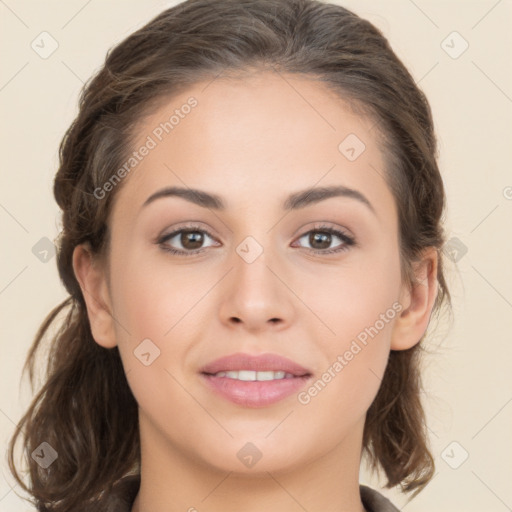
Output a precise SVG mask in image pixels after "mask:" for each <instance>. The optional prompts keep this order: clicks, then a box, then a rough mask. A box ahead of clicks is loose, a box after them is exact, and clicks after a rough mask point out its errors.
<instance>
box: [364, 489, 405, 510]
mask: <svg viewBox="0 0 512 512" xmlns="http://www.w3.org/2000/svg"><path fill="white" fill-rule="evenodd" d="M359 492H360V494H361V501H362V502H363V506H364V508H365V509H366V510H367V512H399V509H398V508H396V507H395V505H393V503H391V501H389V500H388V499H387V498H386V497H385V496H383V495H382V494H381V493H380V492H378V491H376V490H375V489H372V488H371V487H367V486H366V485H359Z"/></svg>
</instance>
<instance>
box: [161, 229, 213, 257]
mask: <svg viewBox="0 0 512 512" xmlns="http://www.w3.org/2000/svg"><path fill="white" fill-rule="evenodd" d="M205 237H208V238H211V239H212V240H213V237H212V236H211V235H210V234H209V233H208V231H205V230H204V229H201V228H199V227H198V226H189V227H187V228H180V229H177V230H175V231H173V232H172V233H168V234H166V235H164V236H162V237H160V238H159V239H158V240H157V244H158V245H159V246H160V247H161V248H162V249H163V250H164V251H168V252H170V253H172V254H178V255H181V256H193V255H194V254H197V253H199V252H202V251H203V250H204V249H206V248H207V247H210V246H211V245H214V244H210V245H208V246H206V247H203V244H204V242H205ZM171 243H173V244H178V248H175V247H173V246H172V245H171Z"/></svg>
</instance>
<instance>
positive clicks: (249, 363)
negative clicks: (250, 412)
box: [200, 353, 312, 407]
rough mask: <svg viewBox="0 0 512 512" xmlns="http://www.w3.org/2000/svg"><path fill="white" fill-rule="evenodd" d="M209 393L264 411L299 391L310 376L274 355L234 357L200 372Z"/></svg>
mask: <svg viewBox="0 0 512 512" xmlns="http://www.w3.org/2000/svg"><path fill="white" fill-rule="evenodd" d="M200 374H201V376H202V379H203V381H204V382H205V384H206V385H207V386H208V388H209V389H210V390H213V391H214V392H216V393H217V394H218V395H220V396H222V397H223V398H225V399H227V400H229V401H230V402H233V403H235V404H237V405H241V406H244V407H265V406H269V405H271V404H274V403H276V402H279V401H281V400H283V399H285V398H287V397H289V396H290V395H292V394H293V393H296V392H298V391H299V389H300V388H302V387H303V386H304V385H305V383H306V382H307V381H308V380H309V379H310V378H311V377H312V373H311V372H310V371H309V370H308V369H306V368H304V367H303V366H301V365H299V364H298V363H295V362H294V361H292V360H290V359H288V358H285V357H283V356H279V355H277V354H262V355H258V356H252V355H250V354H243V353H237V354H233V355H231V356H228V357H223V358H221V359H217V360H216V361H213V362H212V363H209V364H207V365H206V366H205V367H203V368H202V370H201V372H200Z"/></svg>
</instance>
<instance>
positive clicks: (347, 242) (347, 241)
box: [156, 226, 356, 256]
mask: <svg viewBox="0 0 512 512" xmlns="http://www.w3.org/2000/svg"><path fill="white" fill-rule="evenodd" d="M182 232H188V233H196V232H197V233H203V234H205V235H208V236H209V237H210V238H212V239H214V237H213V236H212V235H211V234H210V233H209V232H208V231H207V230H205V229H202V228H200V227H199V226H187V227H183V228H180V229H177V230H175V231H173V232H172V233H168V234H166V235H163V236H162V237H160V238H159V239H158V240H157V241H156V243H157V245H158V246H159V247H160V248H161V249H162V250H164V251H166V252H169V253H171V254H175V255H178V256H194V255H196V254H199V253H201V252H204V251H205V250H206V249H208V247H203V248H201V249H196V250H194V251H182V250H178V249H174V248H172V247H169V246H168V245H166V244H165V242H167V241H168V240H171V239H172V238H174V237H175V236H176V235H178V234H180V233H182ZM314 232H318V233H329V234H331V235H335V236H337V237H338V238H340V239H341V240H342V241H343V242H344V243H343V244H342V245H340V246H338V247H337V248H335V249H325V250H322V249H308V248H307V247H306V248H305V249H307V250H308V251H309V252H312V253H314V254H320V255H325V254H332V253H339V252H343V251H347V250H348V249H349V248H350V247H353V246H355V245H356V241H355V240H354V238H352V237H350V236H348V235H346V234H345V233H343V232H342V231H339V230H337V229H334V228H332V227H329V226H318V227H315V228H314V229H311V230H309V231H306V232H305V233H304V234H302V235H301V236H300V237H298V240H300V239H301V238H303V237H304V236H306V235H308V234H310V233H314Z"/></svg>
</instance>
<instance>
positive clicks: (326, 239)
mask: <svg viewBox="0 0 512 512" xmlns="http://www.w3.org/2000/svg"><path fill="white" fill-rule="evenodd" d="M317 242H319V243H320V247H315V244H316V243H317ZM309 243H310V244H311V245H312V246H313V247H314V248H315V249H327V248H328V247H329V245H330V243H331V234H330V233H319V232H316V233H312V234H311V235H309Z"/></svg>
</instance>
